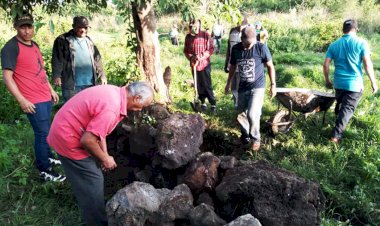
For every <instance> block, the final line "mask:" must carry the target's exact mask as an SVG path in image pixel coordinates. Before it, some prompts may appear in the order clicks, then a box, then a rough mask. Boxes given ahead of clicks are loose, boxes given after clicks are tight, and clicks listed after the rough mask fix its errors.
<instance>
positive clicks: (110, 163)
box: [100, 155, 117, 171]
mask: <svg viewBox="0 0 380 226" xmlns="http://www.w3.org/2000/svg"><path fill="white" fill-rule="evenodd" d="M100 166H101V168H102V170H103V171H109V170H113V169H115V168H116V167H117V165H116V162H115V160H114V159H113V157H112V156H110V155H108V156H107V157H106V158H105V159H104V160H102V161H101V163H100Z"/></svg>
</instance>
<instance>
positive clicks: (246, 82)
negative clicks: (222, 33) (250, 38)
mask: <svg viewBox="0 0 380 226" xmlns="http://www.w3.org/2000/svg"><path fill="white" fill-rule="evenodd" d="M270 60H272V55H271V54H270V51H269V49H268V46H267V45H264V44H262V43H259V42H258V43H256V44H255V45H253V46H252V48H250V49H247V50H244V47H243V44H242V43H241V42H240V43H238V44H236V45H235V46H233V47H232V52H231V60H230V63H231V64H232V65H236V72H237V73H238V75H239V76H240V83H239V92H243V91H247V90H251V89H254V88H264V87H265V75H264V64H265V63H266V62H268V61H270Z"/></svg>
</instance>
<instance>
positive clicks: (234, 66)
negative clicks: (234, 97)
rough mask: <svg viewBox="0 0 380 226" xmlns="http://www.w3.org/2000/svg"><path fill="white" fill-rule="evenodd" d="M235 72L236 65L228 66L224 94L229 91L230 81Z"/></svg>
mask: <svg viewBox="0 0 380 226" xmlns="http://www.w3.org/2000/svg"><path fill="white" fill-rule="evenodd" d="M235 70H236V65H235V64H231V65H230V71H229V72H228V79H227V83H226V87H225V88H224V93H225V94H228V93H229V92H230V90H231V81H232V78H233V77H234V76H235Z"/></svg>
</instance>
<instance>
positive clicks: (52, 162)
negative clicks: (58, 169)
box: [49, 158, 62, 166]
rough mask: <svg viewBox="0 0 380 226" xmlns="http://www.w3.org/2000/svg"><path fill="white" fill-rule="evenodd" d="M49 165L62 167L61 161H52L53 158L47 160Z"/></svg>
mask: <svg viewBox="0 0 380 226" xmlns="http://www.w3.org/2000/svg"><path fill="white" fill-rule="evenodd" d="M49 163H50V164H51V165H53V166H60V165H62V163H61V160H59V159H53V158H49Z"/></svg>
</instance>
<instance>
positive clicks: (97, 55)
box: [94, 44, 107, 85]
mask: <svg viewBox="0 0 380 226" xmlns="http://www.w3.org/2000/svg"><path fill="white" fill-rule="evenodd" d="M94 61H95V62H94V63H95V68H96V74H97V78H98V79H99V78H100V84H101V85H107V77H106V74H105V73H104V70H103V62H102V57H101V55H100V52H99V50H98V48H97V47H96V45H95V44H94Z"/></svg>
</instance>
